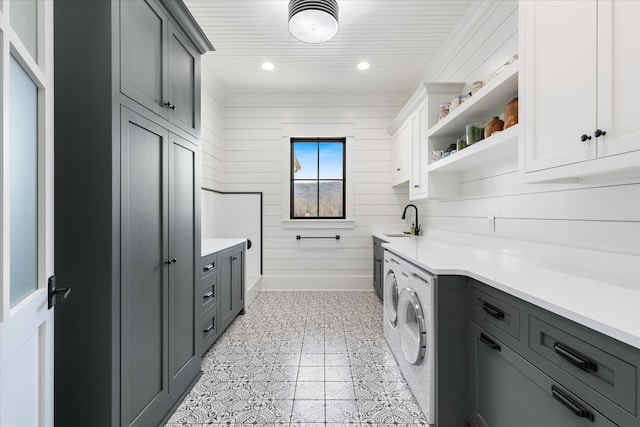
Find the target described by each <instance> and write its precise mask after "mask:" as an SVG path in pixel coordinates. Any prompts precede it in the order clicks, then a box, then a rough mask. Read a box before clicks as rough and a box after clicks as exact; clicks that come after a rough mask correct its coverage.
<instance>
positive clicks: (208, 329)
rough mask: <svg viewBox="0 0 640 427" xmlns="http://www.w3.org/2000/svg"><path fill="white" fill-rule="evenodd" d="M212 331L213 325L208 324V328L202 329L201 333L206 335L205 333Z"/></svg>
mask: <svg viewBox="0 0 640 427" xmlns="http://www.w3.org/2000/svg"><path fill="white" fill-rule="evenodd" d="M212 329H213V323H209V326H207V327H206V328H204V330H203V331H202V332H203V333H205V334H206V333H207V332H209V331H210V330H212Z"/></svg>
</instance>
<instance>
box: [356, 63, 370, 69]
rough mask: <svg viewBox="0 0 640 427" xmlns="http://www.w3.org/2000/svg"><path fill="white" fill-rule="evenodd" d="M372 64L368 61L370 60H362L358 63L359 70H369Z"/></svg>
mask: <svg viewBox="0 0 640 427" xmlns="http://www.w3.org/2000/svg"><path fill="white" fill-rule="evenodd" d="M370 66H371V65H369V63H368V62H366V61H362V62H360V63H359V64H358V70H363V71H364V70H368V69H369V67H370Z"/></svg>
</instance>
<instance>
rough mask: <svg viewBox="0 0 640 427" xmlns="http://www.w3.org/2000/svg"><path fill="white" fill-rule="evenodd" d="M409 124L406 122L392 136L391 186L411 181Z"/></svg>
mask: <svg viewBox="0 0 640 427" xmlns="http://www.w3.org/2000/svg"><path fill="white" fill-rule="evenodd" d="M409 133H410V129H409V123H407V122H405V123H402V125H401V126H400V127H399V128H398V129H397V130H395V131H394V132H393V133H392V136H391V169H392V170H391V185H392V186H395V185H400V184H403V183H405V182H407V181H409V167H410V165H409V150H410V148H411V147H410V146H409Z"/></svg>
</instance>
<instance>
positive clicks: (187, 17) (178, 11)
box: [159, 0, 215, 55]
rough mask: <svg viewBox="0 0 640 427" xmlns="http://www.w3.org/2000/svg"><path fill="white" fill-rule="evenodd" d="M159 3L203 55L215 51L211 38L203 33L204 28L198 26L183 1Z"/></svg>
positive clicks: (163, 0)
mask: <svg viewBox="0 0 640 427" xmlns="http://www.w3.org/2000/svg"><path fill="white" fill-rule="evenodd" d="M159 1H160V3H162V5H163V6H164V7H165V8H166V9H167V10H168V11H169V14H170V15H171V16H172V17H173V18H174V19H175V20H176V23H177V24H178V26H179V27H180V29H181V30H182V31H184V33H185V34H186V35H187V37H189V40H191V42H193V44H194V45H195V47H196V48H197V49H198V52H200V54H201V55H203V54H205V53H206V52H209V51H214V50H215V49H214V47H213V45H212V44H211V42H210V41H209V38H208V37H207V35H206V34H205V33H204V31H202V28H200V25H198V22H197V21H196V20H195V18H194V17H193V15H192V14H191V12H189V9H187V6H185V4H184V2H183V1H182V0H159Z"/></svg>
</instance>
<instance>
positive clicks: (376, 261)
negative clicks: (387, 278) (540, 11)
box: [373, 248, 384, 298]
mask: <svg viewBox="0 0 640 427" xmlns="http://www.w3.org/2000/svg"><path fill="white" fill-rule="evenodd" d="M383 275H384V251H382V250H380V249H377V248H374V250H373V289H374V290H375V291H376V293H377V294H378V296H379V297H380V298H382V281H383V279H382V276H383Z"/></svg>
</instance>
